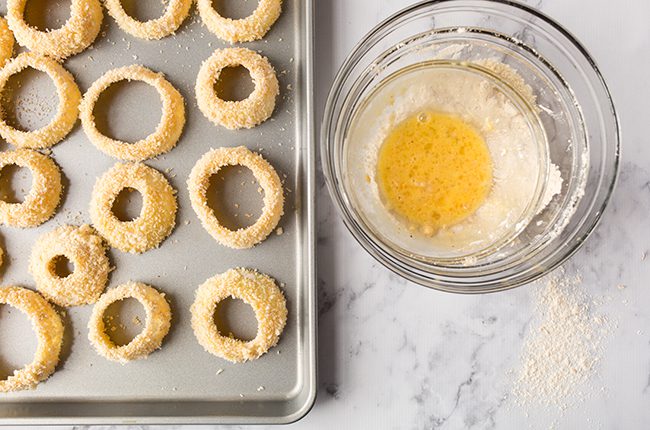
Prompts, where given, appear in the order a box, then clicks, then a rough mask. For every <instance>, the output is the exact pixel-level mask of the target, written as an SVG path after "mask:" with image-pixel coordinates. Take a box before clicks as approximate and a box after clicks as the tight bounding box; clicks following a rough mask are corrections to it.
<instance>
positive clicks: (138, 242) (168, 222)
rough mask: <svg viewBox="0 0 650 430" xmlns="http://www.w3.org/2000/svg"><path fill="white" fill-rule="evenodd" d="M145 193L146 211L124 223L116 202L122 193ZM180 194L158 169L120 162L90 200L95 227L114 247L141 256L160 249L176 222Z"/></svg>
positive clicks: (97, 186) (102, 179) (143, 207)
mask: <svg viewBox="0 0 650 430" xmlns="http://www.w3.org/2000/svg"><path fill="white" fill-rule="evenodd" d="M125 188H133V189H135V190H137V191H139V192H140V194H142V211H141V212H140V216H138V217H137V218H136V219H134V220H133V221H120V220H119V219H118V218H117V217H116V216H115V214H114V213H113V203H114V202H115V199H116V198H117V196H118V194H119V193H120V191H122V190H123V189H125ZM175 194H176V191H175V190H174V189H173V188H172V187H171V185H169V182H167V179H165V177H164V176H163V175H162V174H161V173H160V172H159V171H157V170H156V169H153V168H151V167H148V166H145V165H144V164H141V163H117V164H116V165H114V166H113V167H112V168H111V169H110V170H108V171H107V172H106V173H104V174H103V175H102V176H101V177H100V178H98V179H97V182H95V187H94V188H93V193H92V196H91V200H90V218H91V219H92V222H93V226H94V227H95V228H96V229H97V231H98V232H99V233H100V234H101V235H102V236H103V237H104V239H106V241H107V242H108V243H109V245H111V246H112V247H114V248H117V249H119V250H120V251H123V252H130V253H133V254H140V253H142V252H145V251H147V250H149V249H152V248H156V247H157V246H158V245H160V243H161V242H162V241H163V240H164V239H165V238H166V237H167V236H169V235H170V233H171V232H172V230H173V229H174V224H175V223H176V209H177V204H176V195H175Z"/></svg>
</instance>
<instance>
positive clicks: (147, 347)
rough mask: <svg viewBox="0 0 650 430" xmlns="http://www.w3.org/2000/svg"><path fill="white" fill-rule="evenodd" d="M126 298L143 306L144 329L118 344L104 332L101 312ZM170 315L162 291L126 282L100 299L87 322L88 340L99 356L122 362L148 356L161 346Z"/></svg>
mask: <svg viewBox="0 0 650 430" xmlns="http://www.w3.org/2000/svg"><path fill="white" fill-rule="evenodd" d="M126 298H134V299H136V300H137V301H139V302H140V303H141V304H142V306H144V309H145V311H146V313H147V321H146V323H145V326H144V330H142V332H141V333H140V334H138V335H137V336H136V337H135V338H133V340H131V342H129V343H127V344H126V345H122V346H117V345H115V343H114V342H113V341H112V340H111V338H110V337H109V335H108V334H106V327H105V325H104V313H105V312H106V309H108V307H109V306H110V305H111V304H113V303H114V302H117V301H119V300H123V299H126ZM171 318H172V312H171V309H170V308H169V303H167V300H166V299H165V294H164V293H160V292H159V291H157V290H156V289H155V288H153V287H150V286H149V285H146V284H143V283H140V282H129V283H127V284H124V285H120V286H119V287H116V288H113V289H111V290H108V291H107V292H106V293H104V294H103V295H102V296H101V297H100V298H99V301H98V302H97V303H96V304H95V307H94V308H93V312H92V314H91V315H90V321H88V329H89V332H88V339H89V340H90V343H92V345H93V346H94V347H95V350H96V351H97V353H98V354H99V355H101V356H103V357H105V358H107V359H109V360H111V361H117V362H120V363H122V364H125V363H127V362H129V361H131V360H137V359H140V358H147V356H148V355H149V354H151V353H152V352H153V351H154V350H156V349H158V348H160V345H161V344H162V341H163V338H164V337H165V335H166V334H167V332H168V331H169V327H170V326H171Z"/></svg>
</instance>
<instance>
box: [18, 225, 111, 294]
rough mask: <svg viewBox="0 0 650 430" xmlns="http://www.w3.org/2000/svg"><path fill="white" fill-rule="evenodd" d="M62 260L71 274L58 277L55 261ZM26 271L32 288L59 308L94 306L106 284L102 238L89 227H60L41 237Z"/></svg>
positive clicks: (106, 270)
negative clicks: (63, 259)
mask: <svg viewBox="0 0 650 430" xmlns="http://www.w3.org/2000/svg"><path fill="white" fill-rule="evenodd" d="M60 256H63V257H65V258H67V259H68V260H69V261H70V262H72V263H73V264H74V271H73V272H72V273H71V274H70V275H68V276H66V277H60V276H59V275H58V274H57V273H56V267H55V266H56V259H57V257H60ZM29 271H30V273H31V274H32V276H34V281H36V288H37V289H38V291H40V292H41V294H43V296H45V298H47V299H48V300H49V301H51V302H53V303H55V304H57V305H59V306H64V307H65V306H80V305H86V304H90V303H95V302H96V301H97V300H98V299H99V296H100V295H101V294H102V291H104V288H105V287H106V283H107V282H108V273H109V272H110V265H109V262H108V257H107V256H106V249H105V247H104V242H103V240H102V238H101V237H100V236H99V235H97V234H96V233H95V231H94V230H93V229H92V227H90V226H89V225H83V226H81V227H76V226H71V225H64V226H61V227H57V228H56V229H54V230H52V231H50V232H48V233H45V234H44V235H42V236H41V237H40V238H39V239H38V240H37V241H36V244H35V245H34V247H33V248H32V255H31V257H30V260H29Z"/></svg>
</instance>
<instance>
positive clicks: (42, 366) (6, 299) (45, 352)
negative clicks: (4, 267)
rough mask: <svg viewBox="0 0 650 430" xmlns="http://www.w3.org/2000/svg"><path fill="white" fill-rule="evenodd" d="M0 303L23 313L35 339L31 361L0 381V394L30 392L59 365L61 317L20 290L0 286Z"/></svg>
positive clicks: (33, 294) (38, 298)
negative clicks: (35, 345)
mask: <svg viewBox="0 0 650 430" xmlns="http://www.w3.org/2000/svg"><path fill="white" fill-rule="evenodd" d="M0 303H2V304H6V305H9V306H12V307H14V308H16V309H18V310H20V311H21V312H23V313H25V314H27V316H28V317H29V319H30V320H31V323H32V327H33V329H34V331H35V332H36V337H37V338H38V346H37V347H36V354H34V360H33V361H32V362H31V363H30V364H28V365H26V366H25V367H23V368H22V369H18V370H15V371H14V373H13V375H11V376H9V377H8V378H7V379H5V380H3V381H0V392H3V393H6V392H8V391H18V390H27V389H33V388H35V387H36V384H38V383H39V382H41V381H44V380H46V379H47V378H48V377H49V376H50V375H51V374H52V373H54V369H55V368H56V365H57V363H58V362H59V353H60V352H61V344H62V342H63V323H62V322H61V317H60V316H59V314H57V313H56V311H55V310H54V309H53V308H52V305H50V304H49V303H48V302H47V301H46V300H45V299H44V298H43V297H41V295H40V294H38V293H36V292H34V291H31V290H28V289H26V288H21V287H14V286H9V287H0Z"/></svg>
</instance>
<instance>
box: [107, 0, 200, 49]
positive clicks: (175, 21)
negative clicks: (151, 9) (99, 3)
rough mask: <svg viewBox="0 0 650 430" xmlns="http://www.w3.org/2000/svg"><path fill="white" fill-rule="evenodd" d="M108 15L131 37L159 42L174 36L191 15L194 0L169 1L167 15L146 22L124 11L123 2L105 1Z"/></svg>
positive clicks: (117, 0) (116, 0) (118, 0)
mask: <svg viewBox="0 0 650 430" xmlns="http://www.w3.org/2000/svg"><path fill="white" fill-rule="evenodd" d="M104 6H106V9H107V10H108V13H109V14H110V15H111V16H112V17H113V19H115V21H116V22H117V25H119V26H120V28H121V29H122V30H124V31H126V32H127V33H129V34H130V35H131V36H135V37H139V38H141V39H148V40H157V39H162V38H163V37H165V36H169V35H170V34H174V32H176V30H177V29H178V27H180V25H181V24H182V23H183V21H184V20H185V18H187V16H188V15H189V13H190V7H191V6H192V0H169V2H168V3H167V7H166V8H165V13H164V14H163V15H162V16H161V17H160V18H156V19H151V20H149V21H146V22H142V21H138V20H137V19H135V18H133V17H132V16H130V15H129V14H127V13H126V12H125V11H124V8H123V7H122V0H104Z"/></svg>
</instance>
